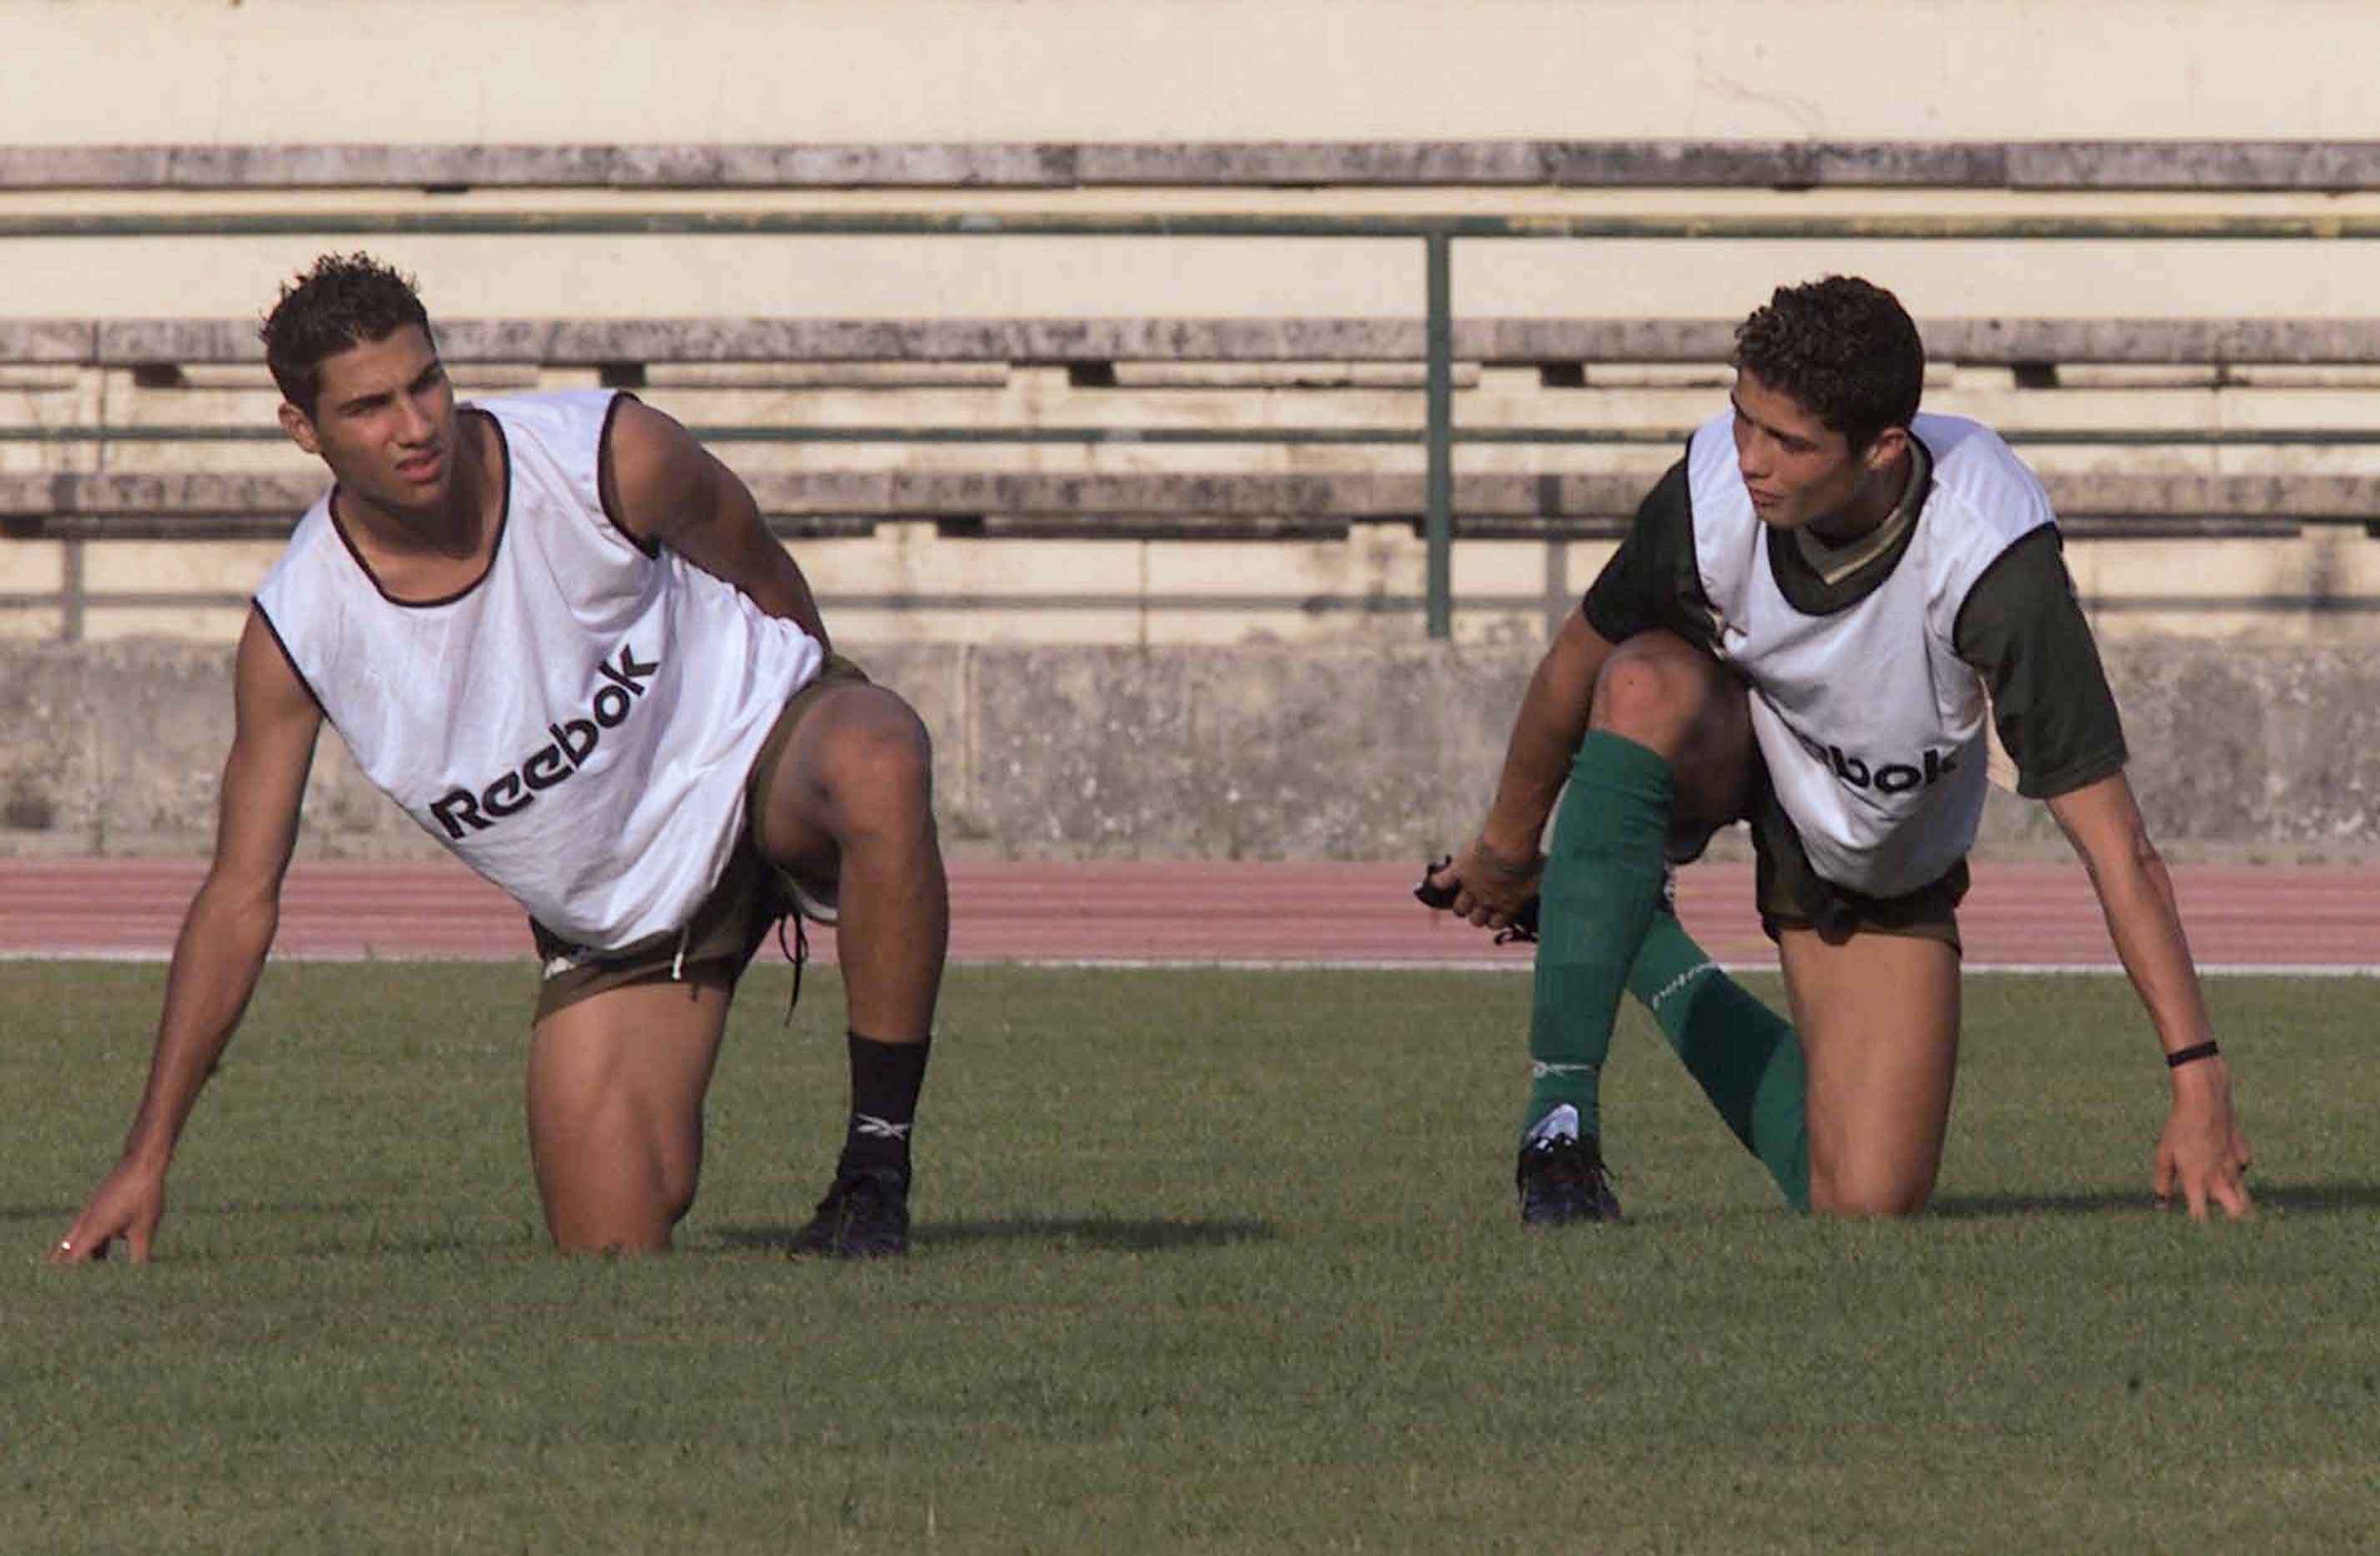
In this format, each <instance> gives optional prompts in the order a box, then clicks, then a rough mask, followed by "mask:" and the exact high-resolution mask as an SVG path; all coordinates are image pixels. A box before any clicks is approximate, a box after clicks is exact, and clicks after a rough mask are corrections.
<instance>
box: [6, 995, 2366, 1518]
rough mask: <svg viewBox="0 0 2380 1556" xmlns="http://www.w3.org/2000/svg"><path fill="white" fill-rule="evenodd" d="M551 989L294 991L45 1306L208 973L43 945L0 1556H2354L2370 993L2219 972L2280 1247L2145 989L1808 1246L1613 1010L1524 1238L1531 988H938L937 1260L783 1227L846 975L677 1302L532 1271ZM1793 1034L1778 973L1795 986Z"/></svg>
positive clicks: (2040, 1011)
mask: <svg viewBox="0 0 2380 1556" xmlns="http://www.w3.org/2000/svg"><path fill="white" fill-rule="evenodd" d="M532 976H533V975H532V973H531V971H530V970H529V969H528V967H526V966H502V967H487V966H354V967H339V966H280V967H275V968H274V969H273V970H272V971H271V972H270V973H269V974H268V976H267V979H266V981H265V985H264V987H263V989H262V990H261V992H260V995H259V998H258V1000H257V1002H256V1004H255V1006H254V1007H253V1008H252V1010H251V1012H250V1014H249V1021H248V1025H247V1027H246V1029H245V1030H244V1031H243V1033H242V1034H241V1036H240V1038H239V1039H238V1040H237V1041H236V1042H235V1043H234V1045H233V1048H232V1050H231V1054H230V1059H229V1062H228V1064H226V1066H225V1070H224V1073H223V1074H222V1075H220V1076H218V1077H217V1078H216V1080H215V1083H214V1084H213V1086H212V1087H211V1088H210V1089H209V1092H208V1095H207V1096H206V1097H205V1099H204V1100H202V1101H201V1102H200V1111H199V1114H198V1117H197V1119H196V1121H195V1122H194V1124H193V1125H192V1127H191V1130H190V1133H189V1136H188V1138H187V1139H186V1141H185V1144H184V1148H183V1151H182V1156H181V1159H180V1161H179V1163H178V1164H177V1166H176V1173H175V1176H174V1178H173V1180H172V1181H171V1185H170V1190H171V1201H170V1208H169V1210H168V1215H167V1220H166V1223H165V1227H164V1232H163V1234H161V1237H160V1240H159V1245H158V1258H157V1261H156V1262H155V1263H153V1264H152V1265H150V1266H149V1267H147V1268H146V1269H141V1270H134V1269H130V1268H128V1267H125V1266H121V1265H115V1266H108V1267H102V1268H98V1269H85V1270H53V1269H49V1268H46V1267H44V1266H42V1265H41V1264H40V1263H39V1262H38V1261H39V1258H40V1256H41V1254H42V1250H43V1248H44V1247H45V1246H46V1245H47V1243H48V1242H49V1241H50V1240H52V1239H55V1237H56V1236H57V1235H58V1234H59V1233H60V1232H61V1231H62V1230H63V1229H64V1228H65V1226H66V1224H67V1222H68V1221H69V1219H70V1218H71V1215H72V1212H73V1210H74V1209H75V1207H76V1206H77V1205H78V1204H79V1201H80V1200H81V1198H82V1197H83V1196H84V1195H85V1194H87V1193H88V1192H89V1191H90V1190H91V1188H93V1187H94V1186H96V1185H97V1184H98V1182H99V1179H100V1177H101V1176H102V1174H103V1172H104V1170H105V1169H106V1167H107V1166H108V1165H109V1164H110V1162H111V1161H112V1160H113V1156H114V1152H115V1145H116V1143H117V1141H118V1140H119V1139H120V1137H121V1134H122V1131H123V1128H124V1125H125V1124H126V1123H127V1122H128V1119H129V1116H130V1112H131V1108H132V1104H133V1101H134V1100H135V1097H136V1094H137V1092H138V1089H139V1087H140V1077H141V1076H142V1074H143V1071H144V1068H145V1064H146V1061H147V1054H148V1047H149V1037H150V1032H151V1028H152V1023H153V1020H154V1015H155V1010H156V1003H157V999H158V996H159V993H160V990H161V987H162V982H163V971H162V969H160V968H157V967H149V966H42V965H34V964H23V963H18V964H0V1023H5V1038H0V1095H5V1096H6V1098H7V1100H8V1102H9V1104H10V1105H9V1109H8V1115H7V1123H6V1128H5V1132H0V1142H5V1143H0V1161H5V1163H6V1172H5V1175H4V1176H0V1185H5V1187H0V1234H5V1235H6V1236H8V1237H11V1238H13V1239H14V1241H15V1244H16V1246H17V1257H15V1258H9V1259H6V1260H0V1269H5V1270H6V1274H5V1276H0V1445H5V1446H0V1550H6V1551H10V1552H20V1551H22V1552H32V1551H47V1550H59V1551H77V1552H80V1551H143V1552H146V1551H163V1550H238V1551H243V1552H257V1551H305V1552H318V1551H342V1552H344V1551H366V1550H391V1551H407V1552H428V1551H446V1550H455V1551H475V1552H476V1551H490V1550H501V1551H508V1552H510V1551H555V1552H565V1551H568V1552H577V1551H613V1550H617V1551H649V1550H706V1551H712V1550H716V1551H747V1550H749V1551H762V1550H767V1551H785V1550H797V1551H811V1550H820V1551H828V1550H927V1551H937V1550H940V1551H952V1552H974V1551H1131V1552H1147V1551H1167V1550H1199V1551H1246V1552H1257V1551H1263V1552H1278V1551H1291V1552H1296V1551H1326V1550H1328V1551H1358V1550H1362V1551H1381V1550H1387V1551H1463V1552H1469V1551H1499V1550H1510V1551H1531V1552H1536V1551H1544V1550H1590V1549H1593V1550H1621V1551H1634V1550H1715V1551H1719V1550H1723V1551H1744V1550H1761V1551H1788V1552H1791V1551H1836V1550H1891V1551H1904V1550H1928V1551H1938V1550H1978V1551H1980V1550H1992V1551H2000V1550H2029V1551H2042V1550H2052V1551H2059V1550H2074V1551H2084V1550H2089V1551H2100V1550H2168V1549H2174V1550H2178V1549H2185V1548H2192V1547H2198V1546H2206V1547H2209V1548H2216V1549H2230V1550H2349V1549H2368V1548H2370V1547H2371V1545H2372V1542H2373V1541H2374V1538H2375V1537H2374V1533H2373V1531H2374V1528H2380V1295H2375V1294H2376V1293H2380V1127H2375V1124H2374V1114H2375V1112H2380V1064H2375V1063H2374V1060H2375V1057H2380V1056H2375V1053H2374V1049H2373V1046H2372V1045H2373V1031H2374V1016H2375V1014H2380V985H2375V984H2374V983H2372V982H2369V981H2365V980H2360V979H2323V980H2296V981H2282V980H2260V979H2225V980H2219V981H2217V982H2216V983H2215V984H2214V985H2213V986H2212V993H2213V997H2214V1000H2215V1002H2216V1014H2217V1022H2218V1028H2219V1030H2220V1031H2221V1032H2222V1033H2223V1035H2224V1038H2225V1039H2226V1044H2227V1047H2228V1049H2229V1050H2230V1051H2231V1052H2232V1053H2233V1054H2234V1055H2235V1066H2234V1067H2235V1076H2236V1077H2237V1081H2238V1085H2239V1088H2240V1104H2241V1108H2242V1112H2243V1116H2244V1119H2245V1122H2246V1124H2247V1127H2248V1130H2249V1133H2250V1137H2251V1138H2252V1140H2253V1143H2254V1145H2255V1148H2256V1149H2257V1153H2258V1158H2257V1167H2256V1170H2255V1172H2254V1173H2253V1176H2252V1183H2253V1185H2254V1186H2255V1188H2256V1190H2257V1192H2258V1194H2259V1195H2260V1197H2261V1204H2262V1207H2263V1210H2264V1215H2263V1217H2262V1218H2261V1219H2260V1220H2259V1221H2258V1222H2255V1223H2253V1224H2251V1225H2243V1226H2229V1225H2215V1226H2209V1227H2200V1226H2193V1225H2192V1224H2190V1223H2188V1222H2185V1221H2183V1220H2181V1219H2180V1218H2179V1217H2163V1218H2160V1217H2158V1216H2156V1215H2155V1214H2154V1213H2153V1212H2152V1210H2151V1209H2150V1207H2149V1203H2148V1187H2147V1185H2148V1155H2149V1150H2150V1148H2151V1146H2152V1144H2153V1143H2154V1140H2155V1134H2156V1130H2157V1126H2158V1124H2159V1122H2160V1120H2161V1118H2162V1115H2163V1102H2164V1082H2163V1072H2162V1071H2161V1070H2160V1069H2159V1068H2158V1066H2157V1064H2156V1055H2155V1048H2154V1044H2153V1041H2152V1039H2151V1038H2150V1036H2149V1034H2148V1031H2147V1028H2146V1027H2145V1024H2144V1022H2143V1018H2142V1017H2141V1015H2139V1013H2138V1010H2137V1007H2136V1006H2134V1005H2133V1003H2132V1002H2131V995H2130V993H2129V991H2127V989H2126V988H2125V986H2124V985H2123V984H2122V983H2121V981H2120V980H2119V979H2085V978H2057V979H2004V978H1979V979H1972V980H1971V981H1970V984H1969V991H1968V1022H1967V1028H1968V1037H1967V1048H1966V1057H1965V1063H1964V1067H1963V1069H1962V1072H1961V1082H1960V1096H1959V1100H1958V1104H1957V1112H1956V1117H1955V1120H1954V1123H1953V1129H1952V1138H1951V1145H1950V1149H1949V1160H1948V1163H1947V1166H1946V1168H1945V1171H1944V1174H1943V1182H1942V1186H1941V1190H1940V1193H1939V1196H1938V1197H1937V1210H1936V1212H1935V1213H1934V1214H1933V1215H1932V1216H1930V1217H1928V1218H1927V1219H1925V1221H1923V1222H1917V1223H1914V1224H1905V1225H1831V1224H1815V1223H1811V1222H1803V1221H1798V1220H1796V1219H1794V1218H1792V1217H1791V1216H1789V1215H1787V1214H1786V1213H1785V1212H1783V1211H1782V1210H1779V1209H1778V1208H1777V1207H1776V1205H1775V1204H1774V1202H1773V1199H1772V1197H1771V1193H1770V1191H1769V1189H1768V1186H1767V1180H1766V1179H1765V1177H1764V1176H1763V1175H1762V1174H1761V1173H1760V1172H1759V1170H1758V1168H1757V1167H1756V1166H1755V1164H1754V1163H1753V1162H1752V1161H1750V1159H1749V1158H1747V1157H1744V1156H1743V1155H1742V1154H1741V1152H1740V1151H1738V1149H1736V1147H1735V1146H1734V1144H1733V1142H1732V1141H1731V1140H1730V1139H1729V1138H1728V1137H1727V1136H1726V1135H1725V1133H1724V1131H1723V1130H1722V1129H1721V1128H1720V1126H1719V1125H1718V1123H1717V1122H1716V1121H1715V1120H1714V1119H1713V1118H1712V1117H1711V1116H1710V1115H1709V1114H1708V1113H1707V1112H1706V1111H1705V1109H1704V1108H1703V1105H1702V1103H1701V1101H1700V1099H1699V1097H1698V1096H1697V1095H1696V1094H1694V1092H1693V1090H1692V1088H1691V1087H1690V1086H1689V1085H1688V1083H1686V1082H1685V1080H1684V1079H1683V1077H1682V1075H1681V1073H1680V1071H1679V1070H1678V1067H1677V1066H1676V1064H1674V1063H1673V1062H1672V1061H1671V1060H1670V1057H1669V1056H1668V1053H1667V1052H1666V1051H1665V1050H1663V1049H1661V1048H1660V1046H1659V1042H1658V1038H1657V1037H1656V1036H1654V1035H1653V1034H1652V1032H1651V1029H1650V1027H1648V1026H1646V1025H1645V1024H1643V1023H1642V1022H1641V1021H1640V1020H1639V1019H1638V1018H1637V1017H1636V1015H1634V1013H1633V1010H1632V1012H1631V1013H1630V1015H1629V1016H1628V1017H1627V1022H1626V1025H1625V1026H1624V1027H1623V1030H1622V1032H1621V1037H1620V1039H1619V1042H1618V1045H1617V1048H1616V1051H1615V1063H1614V1067H1613V1070H1612V1071H1611V1073H1610V1075H1609V1077H1608V1078H1607V1080H1606V1082H1605V1099H1606V1100H1605V1109H1606V1113H1607V1126H1608V1133H1609V1149H1610V1152H1611V1154H1612V1156H1613V1159H1614V1161H1615V1162H1616V1164H1617V1166H1618V1170H1619V1173H1620V1174H1621V1175H1620V1182H1619V1186H1620V1191H1621V1197H1622V1199H1623V1200H1624V1201H1625V1203H1626V1204H1627V1207H1628V1210H1629V1214H1630V1217H1631V1220H1630V1223H1629V1224H1627V1225H1624V1226H1621V1227H1613V1228H1599V1229H1588V1230H1583V1231H1580V1232H1578V1233H1576V1234H1543V1233H1537V1234H1524V1231H1523V1230H1522V1229H1521V1228H1520V1227H1519V1226H1518V1225H1517V1224H1516V1223H1515V1222H1514V1219H1513V1215H1512V1203H1511V1183H1510V1173H1511V1161H1512V1128H1513V1125H1514V1124H1515V1123H1516V1118H1517V1111H1518V1108H1519V1106H1520V1101H1521V1095H1522V1090H1523V1085H1524V1081H1523V1068H1522V1066H1523V1060H1522V1055H1521V1042H1520V1038H1519V1037H1518V1035H1517V1034H1518V1033H1519V1032H1520V1031H1521V1029H1522V1022H1523V1016H1524V1007H1525V1003H1526V997H1527V990H1526V984H1525V979H1521V978H1518V977H1512V976H1497V975H1480V974H1464V973H1407V972H1398V973H1363V972H1294V973H1293V972H1241V971H1229V972H1227V971H1208V972H1161V971H1129V972H1127V971H1113V972H1093V971H1082V972H1076V971H1054V970H1029V969H981V968H963V969H958V970H956V971H954V973H953V977H952V979H951V983H950V987H949V990H948V993H947V996H946V999H945V1003H944V1020H943V1023H942V1027H941V1040H940V1042H939V1044H938V1047H937V1051H936V1053H935V1058H934V1068H933V1074H932V1076H931V1078H930V1081H929V1088H928V1097H927V1104H926V1110H925V1112H924V1114H923V1117H922V1120H921V1124H920V1131H919V1147H918V1149H919V1161H920V1168H921V1181H920V1185H919V1193H918V1197H917V1205H916V1208H917V1213H918V1218H919V1219H918V1225H917V1238H916V1252H915V1254H914V1255H913V1257H912V1258H910V1259H909V1260H907V1261H906V1262H905V1263H901V1264H897V1265H892V1266H873V1267H864V1268H820V1267H815V1266H808V1265H796V1264H792V1263H789V1262H787V1261H786V1260H785V1259H783V1258H780V1257H779V1255H778V1251H777V1249H778V1246H780V1245H781V1244H782V1243H783V1240H784V1239H785V1238H786V1237H787V1236H788V1235H789V1234H790V1232H791V1230H792V1229H793V1228H794V1227H795V1226H796V1225H798V1224H799V1222H801V1221H802V1219H803V1218H804V1217H805V1215H806V1214H807V1209H808V1205H809V1202H810V1201H811V1200H812V1199H813V1198H814V1197H816V1196H817V1194H818V1193H819V1191H820V1188H821V1187H822V1186H823V1184H824V1181H825V1178H826V1174H827V1171H828V1169H829V1166H830V1165H831V1161H832V1153H833V1149H834V1146H835V1144H836V1142H837V1140H838V1138H839V1131H840V1127H841V1118H842V1109H843V1098H844V1081H843V1063H844V1061H843V1052H842V1042H841V1037H840V1027H839V1015H840V991H839V990H838V989H837V988H836V987H835V985H834V980H833V978H832V973H831V972H829V973H826V974H824V975H820V974H818V973H813V974H812V976H811V983H810V987H809V989H808V990H807V991H806V992H805V995H804V998H803V1001H802V1005H801V1008H800V1010H799V1012H798V1013H797V1014H796V1015H795V1017H794V1019H793V1021H792V1023H791V1025H790V1026H788V1025H787V1024H786V1023H785V1020H784V997H785V991H784V976H785V975H784V974H783V970H782V969H778V968H765V969H762V970H761V971H759V972H758V973H756V974H755V975H754V977H753V979H751V980H750V983H749V984H748V986H747V991H746V994H745V997H744V998H743V1000H742V1001H741V1002H740V1003H739V1007H738V1010H737V1013H736V1015H735V1026H734V1028H733V1029H732V1030H731V1032H730V1034H729V1038H728V1042H727V1047H726V1050H725V1052H724V1054H723V1056H722V1063H721V1066H720V1071H719V1075H718V1078H717V1080H716V1082H715V1084H714V1086H713V1088H712V1093H711V1100H712V1105H711V1112H710V1126H711V1134H710V1160H709V1162H708V1164H707V1167H706V1171H705V1176H704V1185H703V1190H702V1195H701V1198H700V1200H699V1201H698V1204H697V1206H696V1208H695V1211H694V1214H693V1215H692V1217H691V1218H690V1219H689V1221H688V1222H687V1223H686V1226H685V1228H684V1229H683V1230H682V1233H681V1236H680V1249H681V1251H680V1254H679V1256H678V1257H676V1258H668V1259H653V1260H642V1261H623V1260H605V1259H565V1258H556V1257H554V1256H552V1255H550V1254H548V1253H546V1252H545V1251H543V1249H542V1246H541V1241H542V1234H541V1232H540V1228H539V1224H538V1221H537V1211H536V1202H535V1196H534V1192H533V1190H532V1188H531V1185H530V1182H529V1176H528V1161H527V1154H526V1149H525V1147H524V1144H523V1140H522V1131H521V1125H520V1118H519V1108H520V1095H519V1094H520V1072H521V1067H522V1064H523V1060H524V1057H525V1049H526V1033H525V1022H526V1014H527V1007H528V1000H529V996H530V991H531V989H530V984H531V979H532ZM1764 990H1765V991H1766V992H1767V993H1769V994H1770V995H1771V996H1773V995H1774V993H1775V989H1774V986H1773V984H1767V985H1764Z"/></svg>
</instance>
